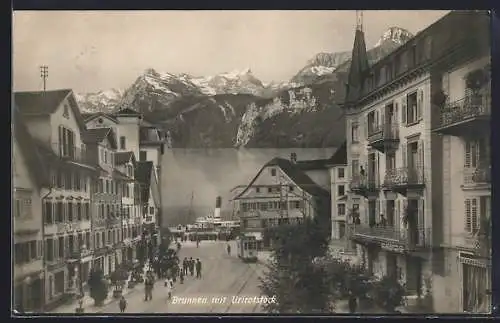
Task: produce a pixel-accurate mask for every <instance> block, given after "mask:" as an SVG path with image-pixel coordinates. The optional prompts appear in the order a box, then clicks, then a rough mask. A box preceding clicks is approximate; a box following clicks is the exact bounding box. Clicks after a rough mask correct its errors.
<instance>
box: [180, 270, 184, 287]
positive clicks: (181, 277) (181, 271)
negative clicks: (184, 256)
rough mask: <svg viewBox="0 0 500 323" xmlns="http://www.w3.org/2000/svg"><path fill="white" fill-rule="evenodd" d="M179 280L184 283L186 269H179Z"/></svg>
mask: <svg viewBox="0 0 500 323" xmlns="http://www.w3.org/2000/svg"><path fill="white" fill-rule="evenodd" d="M179 281H180V283H181V284H184V269H181V270H180V271H179Z"/></svg>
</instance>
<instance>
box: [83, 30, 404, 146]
mask: <svg viewBox="0 0 500 323" xmlns="http://www.w3.org/2000/svg"><path fill="white" fill-rule="evenodd" d="M410 38H411V34H410V33H409V32H408V31H406V30H404V29H401V28H397V27H392V28H389V29H388V30H387V31H386V32H384V34H383V35H382V36H381V37H380V40H379V41H378V42H377V44H376V46H375V47H374V48H372V49H370V50H369V51H368V58H369V60H370V63H374V62H376V61H378V60H379V59H381V58H382V57H384V56H385V55H387V54H388V53H390V52H391V51H393V50H394V49H396V48H397V47H399V46H401V45H402V44H404V43H405V42H406V41H408V40H409V39H410ZM350 59H351V52H350V51H345V52H338V53H319V54H317V55H316V56H315V57H313V58H312V59H311V60H309V61H308V62H307V65H306V66H305V67H304V68H303V69H301V70H300V71H299V73H298V74H297V75H296V76H295V77H293V78H292V79H291V80H289V81H284V82H270V83H267V84H263V83H262V82H261V81H260V80H259V79H258V78H256V77H255V76H254V75H253V73H252V71H251V70H250V69H249V68H246V69H243V70H235V71H232V72H225V73H220V74H217V75H215V76H208V77H205V76H193V75H190V74H186V73H181V74H172V73H166V72H158V71H156V70H154V69H147V70H145V71H144V72H143V73H142V74H141V75H139V77H137V79H136V80H135V82H134V83H133V84H131V86H130V87H128V88H127V89H126V90H124V91H123V92H122V91H119V90H110V91H101V92H98V93H91V94H85V95H79V96H78V100H79V101H80V105H81V106H82V108H83V110H84V111H85V112H91V111H97V110H99V111H102V110H113V109H116V108H118V107H122V106H126V107H128V108H132V109H135V110H137V111H140V112H142V113H143V114H144V117H145V118H146V119H147V120H150V121H153V122H155V123H157V124H162V125H163V127H164V128H165V130H167V131H168V132H169V134H170V135H171V139H172V145H173V147H175V148H230V147H252V148H260V147H310V148H317V147H327V146H338V145H340V144H341V143H342V142H343V140H344V139H345V131H344V128H345V125H344V124H345V122H344V119H343V113H342V111H341V109H340V108H339V107H338V105H337V104H338V103H341V102H342V100H343V98H344V95H345V82H346V73H345V72H347V71H348V69H349V66H350Z"/></svg>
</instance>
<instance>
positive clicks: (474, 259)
mask: <svg viewBox="0 0 500 323" xmlns="http://www.w3.org/2000/svg"><path fill="white" fill-rule="evenodd" d="M489 23H490V17H489V15H488V14H487V13H486V12H482V11H452V12H450V13H449V14H447V15H446V16H444V17H443V18H442V19H440V20H439V21H437V22H436V23H434V24H432V25H431V26H429V27H428V28H426V29H425V30H423V31H421V32H420V33H418V34H417V35H416V36H415V37H414V38H412V39H411V40H409V41H408V42H407V43H406V44H404V45H402V46H401V47H400V48H398V49H396V50H395V51H393V52H392V53H390V54H389V55H387V56H386V57H384V58H382V59H381V60H380V61H378V62H377V63H374V64H373V65H370V64H369V63H368V57H367V52H366V45H365V40H364V33H363V30H362V27H361V24H360V25H359V26H358V27H357V29H356V32H355V40H354V46H353V51H352V62H351V66H350V70H349V72H348V75H347V79H348V82H347V87H346V98H345V102H344V105H343V109H344V112H345V115H346V129H347V133H346V143H345V144H344V145H343V146H342V147H340V148H339V149H338V150H337V151H336V152H335V153H334V155H333V156H332V157H331V158H329V159H324V160H312V161H299V160H297V156H295V155H293V154H292V156H291V158H290V160H285V159H280V158H275V159H273V160H271V161H270V162H268V163H267V164H266V165H264V166H263V168H262V169H261V170H260V171H259V173H258V174H257V175H256V177H255V178H254V179H253V180H252V181H251V182H250V183H249V184H248V185H243V186H240V187H238V188H236V189H235V192H234V196H235V197H234V200H235V201H236V214H237V215H239V217H240V219H241V226H242V230H244V231H246V232H247V234H253V235H256V237H257V239H261V238H262V237H261V235H262V232H263V230H265V228H266V227H268V226H272V225H279V224H280V223H289V222H294V221H295V222H297V221H300V219H301V218H303V217H304V216H318V215H320V214H324V213H325V212H329V214H330V218H331V241H332V245H335V246H338V245H340V246H342V249H343V250H345V251H351V252H352V253H354V254H356V255H357V258H358V259H359V260H360V261H361V263H363V264H364V265H365V266H366V269H367V270H368V271H369V272H370V273H371V274H373V275H374V276H378V277H382V276H388V275H391V276H393V277H396V278H397V279H398V280H399V281H400V283H401V284H402V285H404V286H405V288H406V290H407V303H408V305H409V306H412V305H415V306H416V305H420V306H422V305H425V306H426V311H429V310H431V311H434V312H438V313H446V312H448V313H457V312H487V311H489V310H490V309H491V305H490V304H491V230H490V227H491V163H490V151H489V146H490V144H489V133H490V116H491V82H490V60H491V57H490V48H491V47H490V36H489V35H490V31H489ZM457 287H458V288H457Z"/></svg>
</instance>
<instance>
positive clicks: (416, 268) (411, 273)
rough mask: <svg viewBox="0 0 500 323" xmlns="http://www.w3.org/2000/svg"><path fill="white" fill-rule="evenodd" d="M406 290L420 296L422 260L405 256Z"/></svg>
mask: <svg viewBox="0 0 500 323" xmlns="http://www.w3.org/2000/svg"><path fill="white" fill-rule="evenodd" d="M406 291H407V292H408V294H409V295H417V296H420V294H421V291H422V260H421V259H420V258H417V257H410V256H408V257H406Z"/></svg>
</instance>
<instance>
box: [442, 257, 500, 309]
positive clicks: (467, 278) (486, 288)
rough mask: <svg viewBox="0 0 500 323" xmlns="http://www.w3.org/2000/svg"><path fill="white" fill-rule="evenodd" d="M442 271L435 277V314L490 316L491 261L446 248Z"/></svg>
mask: <svg viewBox="0 0 500 323" xmlns="http://www.w3.org/2000/svg"><path fill="white" fill-rule="evenodd" d="M441 261H442V262H443V264H442V267H443V271H442V272H441V273H437V274H435V275H434V277H433V282H434V284H433V294H434V309H435V312H436V313H464V312H466V313H489V312H490V311H491V274H492V272H491V261H490V260H489V259H485V258H483V257H479V256H477V255H474V254H473V253H469V252H463V251H459V250H454V249H451V248H450V249H446V250H445V251H444V253H443V257H442V260H441Z"/></svg>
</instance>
